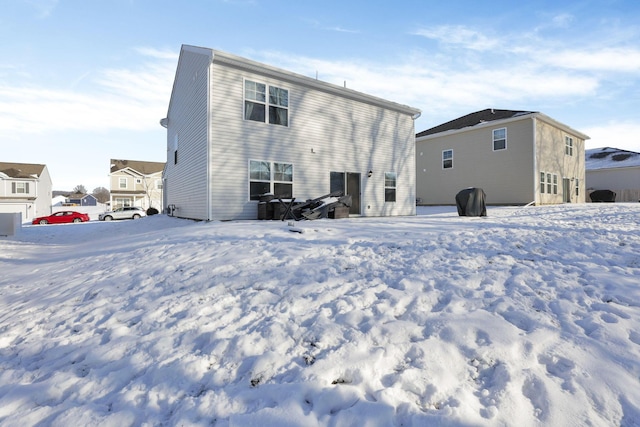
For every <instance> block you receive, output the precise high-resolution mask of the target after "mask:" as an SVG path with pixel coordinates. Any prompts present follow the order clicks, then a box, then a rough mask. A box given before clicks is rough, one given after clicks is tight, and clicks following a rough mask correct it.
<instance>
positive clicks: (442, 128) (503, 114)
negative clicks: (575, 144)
mask: <svg viewBox="0 0 640 427" xmlns="http://www.w3.org/2000/svg"><path fill="white" fill-rule="evenodd" d="M527 116H530V117H531V118H534V119H540V120H542V121H544V122H547V123H549V124H551V125H553V126H556V127H558V128H560V129H563V130H564V131H566V132H568V133H571V134H573V135H575V136H577V137H579V138H582V139H584V140H587V139H589V136H587V135H585V134H583V133H582V132H579V131H577V130H575V129H572V128H571V127H569V126H567V125H565V124H563V123H560V122H558V121H557V120H554V119H552V118H551V117H549V116H547V115H545V114H542V113H540V112H538V111H522V110H498V109H495V108H487V109H486V110H481V111H476V112H475V113H471V114H467V115H466V116H462V117H459V118H457V119H455V120H451V121H449V122H446V123H443V124H441V125H438V126H435V127H432V128H431V129H427V130H423V131H422V132H419V133H417V134H416V138H422V137H425V136H429V135H435V134H440V133H443V132H449V131H450V132H455V131H460V130H462V129H467V128H472V127H475V126H479V125H484V124H485V123H491V122H495V121H498V120H502V121H507V120H509V119H513V120H519V119H520V118H522V117H527Z"/></svg>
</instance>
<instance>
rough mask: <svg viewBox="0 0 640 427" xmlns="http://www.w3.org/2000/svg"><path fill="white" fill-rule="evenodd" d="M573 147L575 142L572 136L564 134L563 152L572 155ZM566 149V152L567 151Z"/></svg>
mask: <svg viewBox="0 0 640 427" xmlns="http://www.w3.org/2000/svg"><path fill="white" fill-rule="evenodd" d="M574 148H575V143H574V140H573V137H572V136H569V135H565V136H564V154H565V156H570V157H573V150H574ZM567 151H568V153H567Z"/></svg>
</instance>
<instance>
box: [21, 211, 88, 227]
mask: <svg viewBox="0 0 640 427" xmlns="http://www.w3.org/2000/svg"><path fill="white" fill-rule="evenodd" d="M87 221H89V215H87V214H86V213H81V212H75V211H60V212H56V213H52V214H51V215H48V216H39V217H38V218H36V219H34V220H33V221H31V224H66V223H70V222H87Z"/></svg>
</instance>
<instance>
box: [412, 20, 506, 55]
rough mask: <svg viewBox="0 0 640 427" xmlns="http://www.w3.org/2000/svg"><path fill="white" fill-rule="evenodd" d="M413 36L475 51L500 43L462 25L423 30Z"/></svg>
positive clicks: (489, 48)
mask: <svg viewBox="0 0 640 427" xmlns="http://www.w3.org/2000/svg"><path fill="white" fill-rule="evenodd" d="M413 34H414V35H417V36H422V37H426V38H428V39H432V40H436V41H438V42H440V43H443V44H447V45H454V46H458V47H462V48H465V49H471V50H477V51H485V50H491V49H494V48H495V47H496V46H497V45H498V44H499V43H500V41H499V40H498V39H495V38H492V37H489V36H486V35H485V34H483V33H481V32H478V31H475V30H473V29H470V28H467V27H465V26H462V25H441V26H437V27H433V28H423V29H419V30H417V31H415V32H414V33H413Z"/></svg>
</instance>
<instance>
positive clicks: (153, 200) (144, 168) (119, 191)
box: [109, 159, 164, 211]
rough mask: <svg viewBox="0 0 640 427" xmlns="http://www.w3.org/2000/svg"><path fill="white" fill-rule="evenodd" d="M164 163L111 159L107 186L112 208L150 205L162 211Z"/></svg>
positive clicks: (145, 207)
mask: <svg viewBox="0 0 640 427" xmlns="http://www.w3.org/2000/svg"><path fill="white" fill-rule="evenodd" d="M163 168H164V163H161V162H144V161H138V160H115V159H111V166H110V173H109V186H110V203H111V208H112V209H117V208H121V207H124V206H138V207H141V208H143V209H145V210H146V209H148V208H150V207H153V208H156V209H158V211H162V191H163V189H162V170H163Z"/></svg>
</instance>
